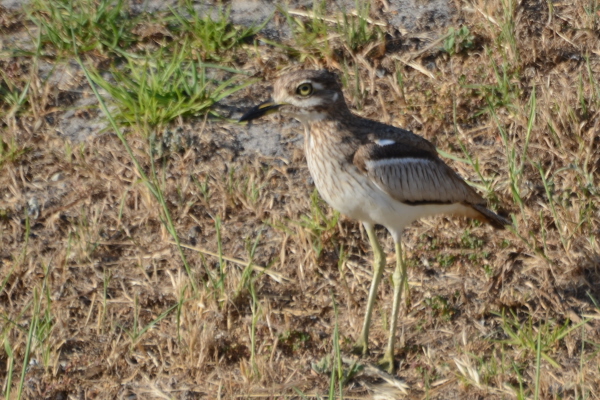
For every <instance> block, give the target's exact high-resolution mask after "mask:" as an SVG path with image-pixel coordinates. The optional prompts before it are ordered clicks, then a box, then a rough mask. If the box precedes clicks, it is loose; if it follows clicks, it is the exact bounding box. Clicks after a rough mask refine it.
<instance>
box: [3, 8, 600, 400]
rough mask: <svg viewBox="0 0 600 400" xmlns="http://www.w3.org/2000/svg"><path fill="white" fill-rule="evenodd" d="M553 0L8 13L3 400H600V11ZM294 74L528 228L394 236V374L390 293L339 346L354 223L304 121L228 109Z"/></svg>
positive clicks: (261, 96)
mask: <svg viewBox="0 0 600 400" xmlns="http://www.w3.org/2000/svg"><path fill="white" fill-rule="evenodd" d="M551 3H552V2H545V1H540V2H516V1H512V0H504V1H502V2H495V3H494V2H483V1H476V2H473V3H472V4H471V5H472V10H470V11H472V12H470V11H469V10H466V9H465V10H462V9H461V10H457V11H456V13H457V14H456V16H455V18H456V21H461V22H460V24H454V23H449V25H447V26H444V27H441V28H439V29H438V30H432V29H437V28H432V27H427V29H426V30H427V33H428V36H429V38H433V39H434V40H433V41H432V42H427V41H426V40H424V39H423V35H420V36H419V35H417V34H414V35H412V33H411V34H406V35H404V36H402V37H401V39H402V40H398V39H400V38H399V37H398V34H397V32H396V31H395V30H394V28H393V27H391V26H386V25H385V24H380V22H383V21H385V20H386V19H387V18H389V16H390V15H391V14H389V12H388V11H386V10H384V9H382V10H383V11H382V10H379V9H373V8H371V7H369V5H368V4H367V2H357V3H356V4H355V6H354V8H355V10H356V12H351V11H352V10H342V9H339V8H332V7H328V6H327V4H326V3H325V2H319V1H316V2H315V3H314V6H313V7H312V8H310V9H308V10H289V9H285V8H281V9H279V10H278V11H276V12H275V15H274V16H272V20H271V16H270V15H267V16H266V19H265V20H262V21H257V22H256V23H255V24H254V25H252V24H250V25H248V26H239V25H236V24H235V23H233V16H235V15H239V14H236V12H238V13H239V11H236V10H235V9H228V8H225V7H218V8H216V9H214V12H212V13H205V12H204V11H202V9H201V8H194V7H192V6H191V3H189V2H182V3H180V4H179V5H178V6H177V7H173V8H171V9H165V10H162V11H160V12H154V13H145V12H140V11H139V10H138V11H137V12H135V13H134V12H133V11H132V9H131V8H130V4H129V3H127V2H119V1H88V0H82V1H78V2H70V1H62V0H50V1H46V2H42V1H34V2H32V5H31V7H30V8H28V9H27V10H22V11H19V12H14V13H7V14H5V15H7V17H0V22H1V23H2V24H0V35H1V38H2V39H3V43H4V47H2V49H0V131H2V134H1V135H0V187H1V188H3V190H2V191H0V192H1V194H2V195H1V196H0V370H1V371H3V373H0V391H1V392H0V393H1V395H0V397H4V398H7V399H18V398H22V399H26V398H49V399H50V398H52V399H53V398H66V397H73V396H82V395H83V396H84V397H86V398H115V397H119V396H121V397H134V396H136V397H139V398H175V397H177V398H178V397H181V396H184V397H189V398H202V397H203V396H204V397H206V396H208V397H210V398H213V397H216V398H218V397H220V398H235V397H236V396H237V397H238V398H261V397H264V398H326V397H327V398H368V397H369V396H374V395H379V396H382V397H385V396H387V397H388V398H400V397H402V396H404V397H406V398H447V397H456V398H462V397H469V396H474V397H480V398H486V399H505V398H517V399H526V398H532V399H546V398H549V399H559V398H561V399H564V398H574V399H594V398H597V394H596V388H597V387H599V386H600V374H599V371H598V368H597V365H598V361H599V357H600V337H599V335H598V332H599V330H598V315H599V314H598V313H599V306H598V301H597V299H599V298H600V292H599V291H598V289H597V288H598V287H600V286H599V284H600V275H599V274H598V266H599V265H600V264H599V259H600V245H599V241H598V239H597V237H598V234H599V232H600V217H599V209H598V204H599V196H600V189H599V187H598V182H599V172H598V168H599V167H600V165H599V164H598V159H600V145H599V142H598V137H597V124H596V120H597V114H598V112H599V108H598V107H599V105H600V100H599V97H598V96H599V95H600V86H599V83H598V79H597V76H598V73H599V72H600V64H599V62H598V55H597V54H596V51H597V48H598V46H597V40H596V37H597V31H598V12H599V11H600V4H598V3H597V2H594V1H585V2H573V4H571V3H569V4H567V3H564V4H557V3H556V2H554V3H552V4H551ZM234 6H235V5H232V7H234ZM467 11H469V12H467ZM2 18H7V19H8V20H10V21H8V22H5V21H7V19H2ZM11 21H12V22H11ZM269 21H271V22H270V23H269ZM273 27H275V28H273ZM272 29H275V30H277V29H289V30H290V32H291V37H290V38H288V39H281V38H280V37H279V38H278V37H277V36H276V35H273V34H272V33H273V32H274V31H273V30H272ZM5 39H6V40H5ZM435 39H439V40H438V41H435ZM425 42H427V43H425ZM430 44H431V45H430ZM427 46H430V47H429V48H428V50H426V51H423V49H424V47H427ZM398 56H400V57H398ZM407 60H408V61H407ZM297 67H306V68H321V67H329V68H331V69H333V70H335V71H336V72H337V73H338V75H339V76H340V78H341V81H342V83H343V85H344V88H345V94H346V99H347V101H348V102H349V104H350V106H351V107H352V108H353V109H354V110H356V111H357V112H358V113H360V114H361V115H364V116H367V117H371V118H373V119H378V120H387V121H391V123H393V124H395V125H397V126H402V127H405V128H407V129H410V130H413V131H414V132H416V133H418V134H420V135H423V136H425V137H426V138H428V139H429V140H431V141H433V142H434V143H435V144H436V146H437V147H438V148H439V149H440V154H441V156H442V157H444V159H445V160H446V161H447V162H448V163H449V164H451V165H452V167H453V168H455V169H456V170H457V171H458V172H459V173H460V174H461V175H462V176H463V177H465V178H466V179H468V180H469V182H470V183H472V184H473V186H474V187H476V188H477V189H478V190H479V191H480V193H482V195H483V196H484V197H486V198H487V199H488V200H489V203H490V205H491V207H492V208H494V209H496V210H499V211H500V212H503V213H505V214H510V216H511V218H512V220H513V222H514V227H513V228H511V229H509V230H506V231H501V232H497V231H493V230H491V228H489V227H487V226H485V225H482V224H479V223H475V222H469V221H462V220H459V219H455V218H443V217H440V218H435V219H427V220H423V221H420V222H418V223H415V224H413V226H411V227H410V228H408V229H407V230H406V232H405V234H404V237H403V239H404V243H405V247H404V248H405V252H406V254H405V257H406V259H407V263H408V265H409V276H408V285H409V286H410V294H411V295H410V301H407V302H406V303H405V304H403V310H402V315H401V319H400V321H399V330H398V335H399V339H398V351H397V354H396V359H397V361H399V371H398V374H397V376H395V377H389V376H387V375H385V374H383V373H381V372H380V371H378V370H377V369H376V368H371V367H372V364H373V363H374V361H375V360H377V359H378V358H379V356H380V354H379V353H381V352H382V351H383V349H384V347H385V342H386V338H387V326H388V325H389V321H388V320H387V319H386V318H388V315H389V308H390V300H391V296H392V293H391V292H392V290H391V286H390V285H385V284H384V285H381V288H380V292H379V296H378V303H377V305H376V307H377V310H376V312H374V314H373V315H374V318H373V324H372V328H371V332H372V333H371V343H370V348H371V349H372V353H373V354H372V355H371V356H369V357H366V358H365V359H362V360H359V361H356V362H353V361H349V360H348V357H347V355H348V351H349V349H350V346H351V343H353V341H354V339H355V338H356V335H357V334H358V332H359V331H360V327H361V323H362V318H363V313H364V303H365V299H366V297H367V293H368V287H369V283H370V280H371V273H372V272H371V266H370V263H371V257H372V254H371V253H370V250H369V246H368V244H367V238H366V235H365V233H364V232H363V230H362V227H361V226H360V224H358V223H357V222H356V221H351V220H348V219H347V218H346V217H344V216H343V215H339V214H338V213H336V212H334V211H333V210H331V209H330V208H329V207H328V206H327V205H326V204H325V203H324V202H323V200H322V199H321V198H320V197H319V195H318V193H317V192H316V191H315V190H314V187H313V185H312V181H311V179H310V177H309V174H308V171H307V168H306V164H305V160H304V156H303V152H302V149H301V147H300V146H299V145H298V141H297V140H296V139H297V137H299V136H300V135H301V132H299V131H297V130H296V128H293V125H290V124H287V123H286V124H285V126H280V125H277V124H275V123H274V122H273V121H270V122H268V123H265V124H264V125H260V126H258V125H255V126H253V127H251V128H248V127H246V126H241V125H237V124H235V123H233V122H232V121H233V120H234V119H235V118H236V117H238V116H239V113H240V112H241V111H242V110H244V109H246V108H247V107H249V106H250V105H251V104H254V103H255V102H258V101H263V100H266V99H267V98H268V96H269V93H268V89H267V86H266V85H265V84H263V83H262V82H261V81H262V80H263V78H264V79H265V80H269V79H271V78H273V77H274V76H276V75H277V74H278V73H279V72H280V70H285V69H288V68H297ZM98 121H100V122H102V123H98ZM71 124H76V125H75V126H76V130H80V131H85V130H86V129H88V128H89V127H93V126H99V128H97V129H96V130H95V131H93V133H92V134H91V135H90V136H89V137H87V139H85V140H83V141H77V140H76V138H75V136H70V135H71V134H70V133H69V132H70V131H69V130H68V129H67V128H68V127H69V126H71ZM290 126H292V128H290ZM277 135H279V136H277ZM255 142H258V143H259V147H260V148H261V149H265V148H266V149H267V150H266V151H267V152H268V151H269V150H268V149H270V147H268V145H271V144H276V145H278V146H279V147H276V148H277V150H276V151H273V152H272V153H270V154H257V153H256V152H255V151H253V150H252V146H253V143H255ZM277 142H281V143H277ZM377 232H378V236H380V240H381V242H382V243H383V247H384V249H385V251H386V254H388V255H392V252H393V244H392V241H391V238H389V236H388V235H387V233H386V232H385V230H383V229H381V230H378V231H377ZM390 260H391V259H390ZM390 272H391V271H390V269H388V270H387V271H386V273H387V274H389V273H390ZM388 276H389V275H388ZM385 281H386V282H387V281H388V279H387V278H386V279H385ZM309 366H312V367H309ZM174 381H177V382H178V383H177V385H175V386H173V382H174Z"/></svg>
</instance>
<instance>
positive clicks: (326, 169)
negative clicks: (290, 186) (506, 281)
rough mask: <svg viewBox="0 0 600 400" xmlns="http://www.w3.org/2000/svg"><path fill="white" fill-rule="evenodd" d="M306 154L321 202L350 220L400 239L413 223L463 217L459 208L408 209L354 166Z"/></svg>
mask: <svg viewBox="0 0 600 400" xmlns="http://www.w3.org/2000/svg"><path fill="white" fill-rule="evenodd" d="M331 159H332V158H331V157H318V158H317V157H312V156H311V155H310V154H308V153H307V161H308V169H309V171H310V173H311V175H312V177H313V180H314V182H315V186H316V187H317V190H318V191H319V194H320V195H321V197H323V199H324V200H325V201H326V202H327V203H328V204H329V205H330V206H331V207H333V208H334V209H336V210H338V211H339V212H341V213H342V214H345V215H347V216H348V217H350V218H353V219H357V220H359V221H362V222H367V223H370V224H379V225H383V226H385V227H386V228H387V229H388V230H389V231H390V232H392V233H393V234H395V235H396V234H397V235H399V234H400V233H401V232H402V230H403V229H404V228H405V227H406V226H407V225H409V224H410V223H412V222H413V221H415V220H417V219H419V218H423V217H427V216H431V215H436V214H465V212H466V210H467V207H465V206H463V205H462V204H459V203H456V204H423V205H408V204H404V203H401V202H399V201H397V200H394V199H393V198H392V197H391V196H390V195H388V194H387V193H385V192H383V191H382V190H381V189H380V188H379V187H377V185H375V184H374V183H373V182H372V181H371V180H370V179H369V178H368V177H367V176H365V175H363V174H362V173H361V172H360V171H359V170H358V168H356V167H355V166H354V165H352V164H350V163H347V164H345V165H344V166H343V167H341V166H340V165H339V164H338V163H336V162H330V161H329V160H331Z"/></svg>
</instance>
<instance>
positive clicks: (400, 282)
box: [381, 239, 406, 374]
mask: <svg viewBox="0 0 600 400" xmlns="http://www.w3.org/2000/svg"><path fill="white" fill-rule="evenodd" d="M392 280H393V281H394V304H393V306H392V316H391V317H390V336H389V339H388V345H387V349H386V351H385V355H384V356H383V358H382V359H381V365H382V366H383V367H384V368H385V367H387V370H388V372H389V373H390V374H391V373H393V372H394V343H395V341H396V328H397V326H398V314H399V313H400V301H401V300H402V291H403V289H404V286H406V264H405V263H404V258H403V256H402V245H401V244H400V239H398V240H396V270H395V271H394V275H393V276H392Z"/></svg>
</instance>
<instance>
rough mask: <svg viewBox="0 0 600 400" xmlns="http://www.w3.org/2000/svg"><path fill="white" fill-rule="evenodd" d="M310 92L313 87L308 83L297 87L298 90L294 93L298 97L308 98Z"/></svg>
mask: <svg viewBox="0 0 600 400" xmlns="http://www.w3.org/2000/svg"><path fill="white" fill-rule="evenodd" d="M312 92H313V87H312V85H311V84H310V83H303V84H302V85H300V86H298V89H296V93H297V94H299V95H300V96H310V95H311V94H312Z"/></svg>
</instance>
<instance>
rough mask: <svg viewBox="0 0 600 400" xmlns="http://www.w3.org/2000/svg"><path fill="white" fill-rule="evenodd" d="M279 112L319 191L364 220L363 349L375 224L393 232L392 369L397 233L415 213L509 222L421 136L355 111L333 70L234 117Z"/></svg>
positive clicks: (399, 289)
mask: <svg viewBox="0 0 600 400" xmlns="http://www.w3.org/2000/svg"><path fill="white" fill-rule="evenodd" d="M273 113H279V114H281V115H283V116H289V117H293V118H295V119H296V120H298V121H300V122H301V123H302V126H303V127H304V152H305V155H306V160H307V164H308V170H309V172H310V174H311V176H312V179H313V181H314V184H315V186H316V188H317V190H318V192H319V194H320V196H321V197H322V198H323V199H324V200H325V201H326V202H327V203H328V204H329V205H330V206H331V207H332V208H334V209H335V210H337V211H339V212H340V213H342V214H344V215H346V216H347V217H350V218H351V219H355V220H358V221H360V222H362V224H363V226H364V228H365V231H366V233H367V236H368V239H369V242H370V245H371V247H372V250H373V278H372V281H371V287H370V289H369V294H368V299H367V306H366V311H365V317H364V322H363V325H362V330H361V333H360V335H359V337H358V339H357V341H356V344H355V345H354V348H353V349H354V351H355V352H356V353H359V354H361V355H363V356H364V355H366V354H367V353H368V339H369V328H370V324H371V314H372V312H373V307H374V304H375V300H376V297H377V287H378V285H379V282H380V281H381V277H382V274H383V270H384V267H385V264H386V257H385V254H384V252H383V250H382V248H381V246H380V244H379V242H378V240H377V236H376V234H375V225H383V226H384V227H385V228H386V229H387V230H388V231H389V232H390V234H391V236H392V238H393V240H394V245H395V252H396V268H395V270H394V273H393V275H392V282H393V285H394V297H393V304H392V312H391V317H390V327H389V336H388V343H387V347H386V350H385V353H384V355H383V357H382V359H381V360H380V365H381V366H382V367H383V368H385V369H387V371H388V372H390V373H393V372H394V368H395V363H394V346H395V335H396V328H397V323H398V314H399V311H400V303H401V298H402V293H403V288H404V287H405V286H406V276H407V271H406V263H405V262H404V258H403V256H402V246H401V235H402V232H403V230H404V228H405V227H407V226H408V225H410V224H411V223H412V222H414V221H415V220H417V219H419V218H423V217H427V216H433V215H438V214H447V215H457V216H465V217H469V218H473V219H477V220H480V221H483V222H487V223H490V224H491V225H492V226H494V227H495V228H499V229H504V228H505V226H507V225H510V222H509V221H508V220H507V219H506V218H504V217H502V216H500V215H498V214H496V213H494V212H493V211H491V210H489V209H488V208H487V205H486V201H485V200H484V199H483V197H481V196H480V195H479V194H478V193H477V192H476V191H475V190H474V189H473V188H472V187H471V186H469V185H468V184H467V183H466V182H465V181H464V180H463V179H462V178H461V177H460V176H459V175H458V174H457V173H456V172H454V170H453V169H452V168H450V167H449V166H448V165H447V164H446V163H444V161H443V160H442V159H440V157H439V156H438V153H437V150H436V147H435V146H434V145H433V144H432V143H431V142H430V141H428V140H427V139H425V138H423V137H421V136H419V135H417V134H415V133H413V132H411V131H408V130H405V129H402V128H398V127H395V126H392V125H387V124H384V123H381V122H377V121H375V120H371V119H367V118H363V117H361V116H358V115H356V114H354V113H352V111H351V110H350V108H349V107H348V105H347V103H346V100H345V98H344V94H343V92H342V87H341V85H340V83H339V81H338V79H337V75H336V74H335V73H333V72H330V71H328V70H326V69H322V70H297V71H293V72H288V73H285V74H283V75H281V76H280V77H279V78H278V79H277V80H276V81H275V82H274V85H273V97H272V100H269V101H266V102H264V103H261V104H258V105H257V106H255V107H253V108H251V109H250V110H248V111H247V112H246V113H245V114H244V115H243V116H242V117H241V118H240V119H239V121H240V122H244V121H252V120H255V119H257V118H260V117H263V116H265V115H269V114H273Z"/></svg>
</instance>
